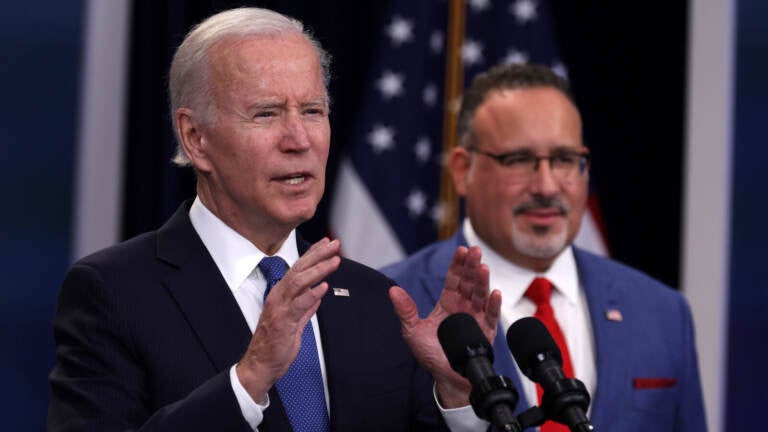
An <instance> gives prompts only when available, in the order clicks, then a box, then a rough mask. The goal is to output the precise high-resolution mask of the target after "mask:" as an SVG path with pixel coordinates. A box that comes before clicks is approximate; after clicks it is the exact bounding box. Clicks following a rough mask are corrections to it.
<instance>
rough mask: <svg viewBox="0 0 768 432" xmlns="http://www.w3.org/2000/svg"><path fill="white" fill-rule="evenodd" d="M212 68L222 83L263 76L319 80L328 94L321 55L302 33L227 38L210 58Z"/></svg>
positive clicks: (211, 51)
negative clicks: (324, 82)
mask: <svg viewBox="0 0 768 432" xmlns="http://www.w3.org/2000/svg"><path fill="white" fill-rule="evenodd" d="M208 66H209V68H210V70H211V76H212V78H213V80H214V81H215V82H216V83H218V84H225V83H228V82H229V83H232V82H237V81H238V80H242V79H251V80H252V79H256V78H259V77H264V78H271V79H280V78H284V79H295V78H296V77H303V78H302V79H303V80H311V81H315V80H316V81H317V84H318V86H319V87H321V88H322V90H323V91H325V85H324V84H323V79H322V78H323V76H322V66H321V63H320V59H319V57H318V53H317V51H316V50H315V48H314V47H313V46H312V44H311V43H310V42H309V40H308V39H307V38H306V37H305V36H304V35H303V34H301V33H286V34H280V35H257V36H249V37H244V38H235V37H231V38H226V39H224V40H222V41H219V42H218V43H216V44H215V45H214V46H213V47H211V50H210V52H209V55H208Z"/></svg>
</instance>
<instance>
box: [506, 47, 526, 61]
mask: <svg viewBox="0 0 768 432" xmlns="http://www.w3.org/2000/svg"><path fill="white" fill-rule="evenodd" d="M504 63H505V64H524V63H528V54H527V53H525V52H523V51H520V50H518V49H516V48H511V49H510V50H509V51H507V55H506V56H505V57H504Z"/></svg>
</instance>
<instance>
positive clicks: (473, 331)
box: [437, 313, 493, 376]
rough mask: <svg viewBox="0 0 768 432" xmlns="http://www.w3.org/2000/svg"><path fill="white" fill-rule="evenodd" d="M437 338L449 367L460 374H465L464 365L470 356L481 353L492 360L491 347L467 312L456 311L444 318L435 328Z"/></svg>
mask: <svg viewBox="0 0 768 432" xmlns="http://www.w3.org/2000/svg"><path fill="white" fill-rule="evenodd" d="M437 339H438V340H439V341H440V345H441V346H442V347H443V351H444V352H445V356H446V357H447V358H448V363H450V364H451V368H453V370H455V371H456V372H458V373H459V374H460V375H462V376H466V375H465V373H464V372H465V367H466V365H467V361H468V360H469V359H470V358H472V357H476V356H478V355H482V356H486V357H488V359H489V360H490V361H491V362H493V348H492V347H491V344H489V343H488V339H486V338H485V335H484V334H483V331H482V330H480V326H478V325H477V321H475V319H474V318H472V316H471V315H469V314H466V313H456V314H453V315H450V316H448V317H447V318H446V319H444V320H443V322H441V323H440V326H439V327H438V328H437Z"/></svg>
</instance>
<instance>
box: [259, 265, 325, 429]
mask: <svg viewBox="0 0 768 432" xmlns="http://www.w3.org/2000/svg"><path fill="white" fill-rule="evenodd" d="M287 268H288V264H286V263H285V261H283V259H282V258H280V257H279V256H272V257H265V258H264V259H262V260H261V262H259V270H261V272H262V273H263V274H264V276H265V277H266V278H267V290H266V291H265V292H264V302H265V303H266V301H267V296H268V295H269V292H270V291H271V290H272V287H273V286H275V284H276V283H277V282H278V281H280V279H282V278H283V276H285V271H286V269H287ZM317 355H318V353H317V345H316V344H315V332H314V331H313V330H312V323H311V322H307V325H306V326H305V327H304V332H303V333H302V335H301V348H299V354H298V355H297V356H296V360H294V361H293V363H291V366H290V367H289V368H288V372H286V373H285V375H283V377H282V378H280V379H279V380H278V381H277V383H276V384H275V387H277V393H278V394H279V395H280V400H281V401H282V402H283V407H284V408H285V412H286V413H287V414H288V420H289V421H290V422H291V426H292V427H293V430H294V431H295V432H305V431H307V432H308V431H321V432H323V431H325V432H327V431H329V430H330V427H329V422H328V410H327V409H326V408H325V391H324V389H323V377H322V374H321V372H320V360H319V359H318V357H317Z"/></svg>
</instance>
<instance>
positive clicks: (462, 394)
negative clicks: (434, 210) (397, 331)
mask: <svg viewBox="0 0 768 432" xmlns="http://www.w3.org/2000/svg"><path fill="white" fill-rule="evenodd" d="M480 258H481V251H480V248H478V247H472V248H469V249H467V248H466V247H463V246H461V247H459V248H458V249H457V250H456V253H455V254H454V255H453V260H452V261H451V265H450V267H449V268H448V273H447V274H446V277H445V286H444V287H443V291H442V293H441V294H440V299H439V300H438V302H437V304H436V305H435V307H434V309H432V312H431V313H430V314H429V315H428V316H427V317H426V318H424V319H419V315H418V310H417V308H416V304H415V303H414V302H413V300H412V299H411V297H410V296H409V295H408V294H407V293H406V292H405V290H403V289H402V288H400V287H398V286H394V287H392V288H390V290H389V297H390V299H391V300H392V304H393V305H394V307H395V312H396V313H397V315H398V317H399V318H400V324H401V327H402V332H403V337H404V339H405V341H406V342H407V343H408V346H409V347H410V348H411V351H413V354H414V356H415V357H416V359H417V360H418V361H419V362H420V363H421V364H422V366H424V368H426V369H427V370H428V371H429V372H430V373H431V374H432V376H433V377H434V379H435V384H436V388H437V393H438V397H439V398H440V403H441V404H442V405H443V406H444V407H446V408H453V407H458V406H465V405H468V404H469V392H470V390H471V388H470V384H469V382H468V381H467V380H466V379H465V378H463V377H462V376H460V375H459V374H457V373H456V372H454V371H453V370H452V369H451V367H450V365H449V364H448V359H447V358H446V357H445V354H444V353H443V350H442V347H441V346H440V342H439V341H438V339H437V327H438V326H439V325H440V323H441V322H442V321H443V319H445V318H446V317H447V316H448V315H451V314H454V313H457V312H465V313H468V314H470V315H472V316H473V317H474V318H475V320H476V321H477V323H478V325H479V326H480V328H481V329H482V330H483V333H484V334H485V336H486V338H488V340H489V341H493V339H494V338H495V337H496V330H497V325H498V320H499V313H500V308H501V293H500V292H499V291H498V290H494V291H493V292H491V291H490V289H489V285H488V277H489V273H488V266H487V265H485V264H481V262H480Z"/></svg>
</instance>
